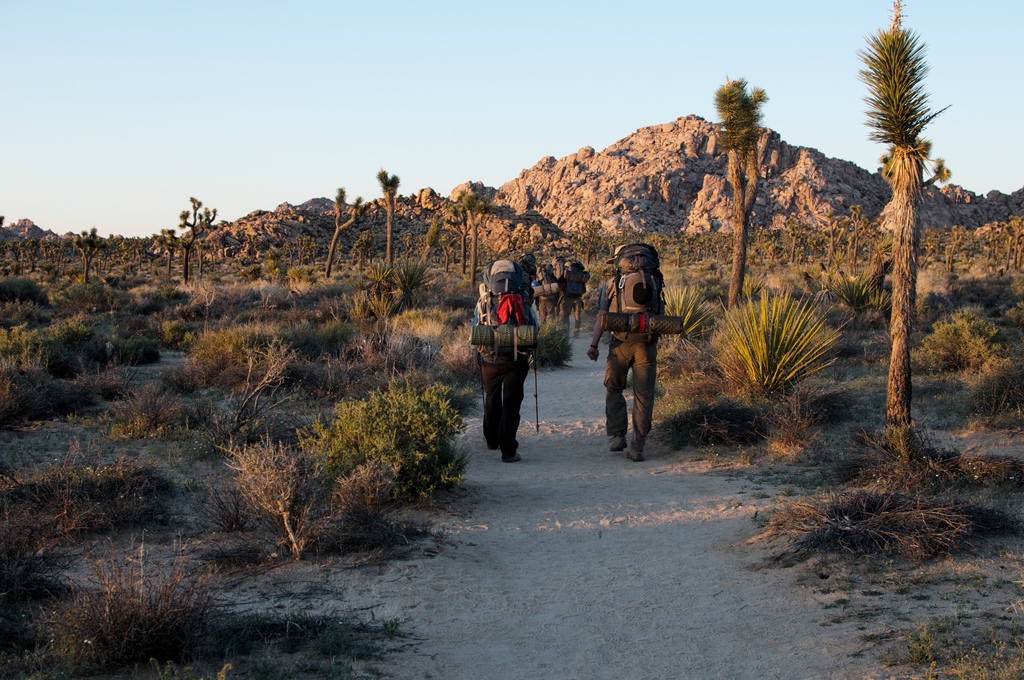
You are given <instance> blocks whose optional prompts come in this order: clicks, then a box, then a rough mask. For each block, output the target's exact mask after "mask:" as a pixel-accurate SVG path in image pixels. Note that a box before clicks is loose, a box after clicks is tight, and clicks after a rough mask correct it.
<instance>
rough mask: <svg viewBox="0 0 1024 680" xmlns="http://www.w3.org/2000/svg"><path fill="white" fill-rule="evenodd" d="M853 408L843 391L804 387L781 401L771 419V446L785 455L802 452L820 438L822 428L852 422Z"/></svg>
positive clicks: (773, 411)
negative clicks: (847, 421)
mask: <svg viewBox="0 0 1024 680" xmlns="http://www.w3.org/2000/svg"><path fill="white" fill-rule="evenodd" d="M850 409H851V400H850V397H849V395H848V394H847V392H846V391H844V390H824V389H820V388H813V387H807V386H803V385H801V386H799V387H797V388H796V389H795V390H793V391H792V392H791V393H790V394H789V395H787V396H786V397H785V398H784V399H782V400H781V401H779V402H778V403H777V404H776V405H775V408H774V409H773V410H772V413H771V415H770V416H769V417H768V424H769V426H770V429H771V438H770V445H771V446H772V448H774V449H776V450H778V451H781V452H782V453H785V454H794V453H799V452H801V451H803V450H804V449H806V448H807V447H808V446H810V445H811V444H812V442H814V441H815V440H816V439H817V437H818V430H817V429H816V428H817V427H818V426H819V425H822V424H834V423H838V422H843V421H844V420H847V419H849V417H850Z"/></svg>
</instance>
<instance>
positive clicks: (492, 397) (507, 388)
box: [480, 359, 530, 458]
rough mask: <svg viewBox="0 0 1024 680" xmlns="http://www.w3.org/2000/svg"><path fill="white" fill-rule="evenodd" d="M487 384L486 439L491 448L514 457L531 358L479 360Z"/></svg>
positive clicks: (517, 446)
mask: <svg viewBox="0 0 1024 680" xmlns="http://www.w3.org/2000/svg"><path fill="white" fill-rule="evenodd" d="M480 373H481V376H482V378H483V383H484V395H485V396H484V438H485V439H486V440H487V445H488V446H489V447H491V448H494V447H497V448H500V449H501V457H502V458H511V457H512V456H514V455H515V454H516V449H518V448H519V442H517V441H516V432H517V431H518V430H519V407H520V406H521V405H522V403H523V384H524V383H525V382H526V376H528V375H529V374H530V362H529V359H520V360H519V361H510V362H508V363H504V364H496V363H493V364H492V363H488V362H486V361H483V362H481V363H480Z"/></svg>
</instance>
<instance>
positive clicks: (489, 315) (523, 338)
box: [473, 260, 537, 463]
mask: <svg viewBox="0 0 1024 680" xmlns="http://www.w3.org/2000/svg"><path fill="white" fill-rule="evenodd" d="M529 281H530V280H529V278H528V277H527V276H526V272H525V271H524V270H523V267H522V265H520V264H518V263H516V262H512V261H511V260H497V261H495V262H492V263H491V264H489V265H487V267H486V268H485V269H484V275H483V283H481V284H480V300H479V301H478V302H477V304H476V311H475V312H474V314H473V326H474V329H473V331H474V333H473V338H474V339H473V344H475V345H476V346H477V350H478V352H479V354H478V355H477V361H478V363H479V365H480V382H481V386H482V387H483V391H484V415H483V426H484V428H483V429H484V439H485V440H486V441H487V448H488V449H490V450H491V451H497V450H499V449H500V450H501V460H502V461H504V462H506V463H515V462H517V461H520V460H522V456H521V455H520V454H519V453H518V451H517V449H518V448H519V442H518V441H516V432H517V430H519V419H520V418H519V407H520V406H521V405H522V403H523V391H524V390H523V385H524V384H525V382H526V377H527V375H529V373H530V363H531V358H532V354H533V349H535V348H536V346H537V340H536V339H537V320H536V319H535V318H534V316H533V312H532V310H531V309H530V306H529V304H528V301H529V294H530V291H529V288H530V283H529ZM476 327H481V328H476Z"/></svg>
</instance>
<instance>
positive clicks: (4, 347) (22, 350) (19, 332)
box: [0, 326, 53, 369]
mask: <svg viewBox="0 0 1024 680" xmlns="http://www.w3.org/2000/svg"><path fill="white" fill-rule="evenodd" d="M52 348H53V343H51V342H49V338H47V337H46V336H45V335H44V334H43V333H42V331H39V330H31V331H30V330H27V329H25V328H22V327H20V326H19V327H17V328H12V329H10V330H4V329H0V358H3V359H6V360H8V361H11V362H14V364H15V365H16V366H17V367H18V368H19V369H28V368H30V367H32V366H44V367H45V366H47V365H48V364H49V362H50V357H51V354H52V351H53V349H52Z"/></svg>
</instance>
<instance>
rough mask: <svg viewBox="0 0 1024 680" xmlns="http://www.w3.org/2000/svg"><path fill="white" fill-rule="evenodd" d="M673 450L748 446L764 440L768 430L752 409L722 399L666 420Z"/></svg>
mask: <svg viewBox="0 0 1024 680" xmlns="http://www.w3.org/2000/svg"><path fill="white" fill-rule="evenodd" d="M661 430H662V431H663V432H664V433H665V434H666V436H667V438H668V441H669V444H670V445H671V446H672V448H675V449H681V448H683V447H684V446H692V445H709V444H710V445H715V444H721V445H724V446H747V445H750V444H756V443H757V442H760V441H762V440H764V438H765V437H766V436H767V435H768V427H767V424H766V423H765V421H764V418H763V417H762V416H761V414H759V413H758V412H757V411H756V410H754V409H752V408H750V407H749V406H743V405H741V404H737V403H735V402H732V401H729V400H726V399H722V400H719V401H716V402H713V403H702V404H698V405H697V406H694V407H692V408H690V409H687V410H686V411H683V412H682V413H678V414H676V415H673V416H669V417H668V418H666V419H665V420H664V421H663V422H662V425H661Z"/></svg>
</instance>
